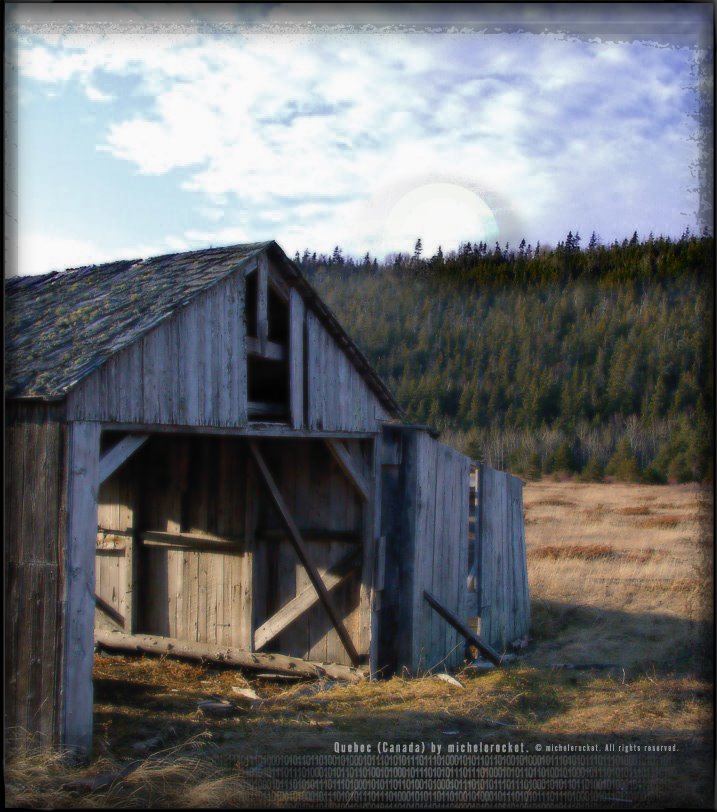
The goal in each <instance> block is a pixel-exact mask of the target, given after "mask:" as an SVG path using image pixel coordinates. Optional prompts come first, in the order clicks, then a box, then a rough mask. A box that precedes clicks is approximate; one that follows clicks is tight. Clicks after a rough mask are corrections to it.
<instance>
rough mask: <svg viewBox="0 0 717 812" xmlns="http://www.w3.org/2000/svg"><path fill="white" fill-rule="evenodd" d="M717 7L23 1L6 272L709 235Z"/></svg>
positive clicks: (15, 53) (15, 50)
mask: <svg viewBox="0 0 717 812" xmlns="http://www.w3.org/2000/svg"><path fill="white" fill-rule="evenodd" d="M711 14H712V7H711V5H709V4H702V5H700V4H675V5H671V4H655V5H652V4H642V5H639V6H631V5H621V4H604V5H603V6H601V7H599V8H598V7H595V8H592V7H590V6H588V5H584V4H575V5H572V4H562V5H549V4H548V5H543V4H541V5H527V6H519V5H510V6H507V7H506V6H503V7H502V8H499V7H496V6H492V5H486V4H482V5H469V4H462V5H460V6H451V5H446V4H444V5H440V6H439V5H435V6H433V5H428V4H423V5H419V6H405V5H404V6H401V7H393V6H387V5H375V6H372V5H368V4H364V5H362V6H360V7H352V6H349V7H343V8H338V9H337V8H335V7H333V8H332V7H327V8H324V7H320V6H302V5H292V6H286V5H283V4H263V5H262V4H258V5H254V6H252V5H244V6H242V7H241V8H240V7H239V6H227V5H224V6H221V7H211V6H209V7H207V6H202V7H198V6H197V7H195V6H192V5H191V4H186V5H176V6H162V7H155V6H151V5H147V6H140V5H132V4H127V5H124V4H116V5H115V4H94V5H87V6H77V7H73V6H70V5H68V6H64V7H57V6H50V5H42V4H40V5H35V4H21V5H19V6H17V7H16V8H15V9H14V11H13V12H12V14H11V17H10V20H9V26H8V31H9V33H8V36H9V37H10V41H9V42H10V45H11V48H10V49H8V50H7V52H6V53H7V56H6V59H7V60H9V65H10V68H11V70H10V71H9V72H8V81H9V82H10V85H9V91H10V94H9V96H8V104H9V105H10V109H11V112H10V119H11V132H12V125H14V127H15V132H16V135H17V155H16V157H15V165H16V176H15V178H14V180H11V181H10V190H9V191H10V194H9V198H8V200H9V203H10V212H9V217H10V221H9V222H10V225H11V229H10V231H9V234H10V237H9V239H10V240H11V242H12V243H13V245H12V246H11V248H12V249H13V250H11V251H10V252H9V253H8V254H7V257H8V261H7V263H6V267H7V269H8V272H10V273H12V272H13V270H14V269H15V267H17V268H18V269H19V272H20V273H23V274H25V273H40V272H43V271H47V270H50V269H55V268H63V267H68V266H72V265H79V264H85V263H91V262H101V261H105V260H110V259H115V258H120V257H124V258H129V257H145V256H151V255H156V254H161V253H167V252H172V251H181V250H190V249H193V248H201V247H204V246H208V245H227V244H232V243H237V242H253V241H257V240H264V239H276V240H277V241H278V242H279V243H280V244H281V245H282V247H284V249H285V250H286V251H287V253H290V254H293V253H294V252H295V251H297V250H298V251H300V252H301V251H303V249H304V248H307V247H308V248H310V249H311V250H317V251H326V252H330V251H331V250H332V249H333V246H334V245H336V244H339V245H340V246H342V247H343V249H344V252H345V253H350V254H354V255H357V256H358V255H363V254H364V253H365V252H366V251H367V250H368V251H370V252H371V254H372V255H378V256H379V257H383V256H384V255H385V254H386V253H388V252H392V251H399V250H400V251H411V250H412V248H413V242H414V241H415V238H416V237H418V236H421V237H422V238H423V242H424V247H425V250H426V252H428V253H432V252H433V251H435V250H436V248H437V246H438V244H439V243H440V244H442V246H443V249H444V251H446V250H450V249H451V248H455V247H457V243H458V241H459V240H463V239H471V240H474V241H475V240H479V239H487V240H490V241H494V240H496V239H498V240H500V242H501V243H505V242H506V241H509V242H510V243H511V244H515V243H517V242H518V241H519V240H520V239H521V237H525V238H526V239H527V240H528V241H529V242H532V243H533V244H534V243H535V242H536V241H538V240H540V241H541V242H542V243H543V244H554V243H555V242H557V240H559V239H561V238H563V237H564V236H565V234H566V233H567V231H568V230H572V231H573V232H575V231H579V232H580V234H581V235H582V236H583V238H584V242H587V239H588V238H589V236H590V233H591V232H592V231H593V230H595V231H596V232H597V233H598V234H599V236H600V237H601V238H602V239H603V240H604V241H606V242H607V241H611V240H613V239H615V238H618V239H622V238H623V237H625V236H630V235H631V234H632V232H633V231H634V230H637V231H638V233H639V234H640V235H641V236H647V234H648V233H649V232H650V231H652V232H654V233H655V234H666V235H667V234H669V235H671V236H679V235H680V234H681V233H682V232H683V231H684V229H685V227H689V228H690V229H691V230H693V231H695V230H700V228H701V227H702V225H703V223H702V222H701V221H700V216H699V214H698V211H699V208H700V194H699V182H698V181H697V180H696V174H697V172H698V169H699V167H700V165H701V164H702V165H704V161H705V155H704V151H703V149H702V150H701V148H700V145H699V142H698V140H697V136H698V129H697V123H696V118H695V115H696V113H697V112H698V108H699V103H700V95H699V93H698V89H699V88H698V81H697V78H696V77H697V72H696V69H697V63H698V61H699V60H700V59H702V58H704V52H703V50H701V49H700V48H699V47H698V45H699V44H700V43H704V42H705V41H706V42H707V43H708V47H711V45H709V42H710V38H711V31H712V23H711ZM709 93H710V95H711V89H710V91H709ZM13 118H16V121H13ZM11 140H12V139H11ZM14 193H16V196H15V194H14ZM7 217H8V215H6V222H8V221H7Z"/></svg>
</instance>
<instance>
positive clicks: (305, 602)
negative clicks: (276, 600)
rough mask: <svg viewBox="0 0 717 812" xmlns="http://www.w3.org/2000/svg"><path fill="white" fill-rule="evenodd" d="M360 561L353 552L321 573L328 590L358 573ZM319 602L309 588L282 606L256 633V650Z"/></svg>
mask: <svg viewBox="0 0 717 812" xmlns="http://www.w3.org/2000/svg"><path fill="white" fill-rule="evenodd" d="M359 561H360V556H359V555H358V554H357V553H356V552H351V553H349V554H348V555H346V556H344V557H343V558H342V559H341V560H340V561H338V562H337V563H336V564H334V565H333V566H332V567H330V568H329V569H328V570H326V572H324V573H319V574H320V576H321V579H322V581H323V582H324V584H325V586H326V589H327V590H328V591H331V590H332V589H334V587H337V586H338V585H339V584H341V583H343V582H344V581H345V580H346V579H347V578H348V577H349V576H350V575H352V574H353V573H354V572H356V570H357V568H358V563H359ZM318 600H319V596H318V594H317V593H316V590H315V589H314V588H313V586H307V587H306V589H304V590H303V591H301V592H300V593H299V594H298V595H297V596H296V597H295V598H292V599H291V600H290V601H289V602H288V603H287V604H285V605H284V606H282V608H281V609H279V611H278V612H276V613H275V614H273V615H272V616H271V617H270V618H269V619H268V620H267V621H266V622H265V623H263V624H262V625H261V626H260V627H259V628H258V629H257V630H256V631H255V632H254V650H255V651H258V650H259V649H260V648H263V647H264V646H265V645H266V644H267V643H268V642H269V641H270V640H273V639H274V638H275V637H276V636H277V634H280V633H281V632H282V631H283V630H284V629H285V628H286V627H287V626H288V625H289V624H290V623H293V622H294V621H295V620H296V619H297V618H298V617H299V615H302V614H303V613H304V612H306V611H307V610H308V609H310V608H311V607H312V606H313V605H314V604H315V603H316V601H318Z"/></svg>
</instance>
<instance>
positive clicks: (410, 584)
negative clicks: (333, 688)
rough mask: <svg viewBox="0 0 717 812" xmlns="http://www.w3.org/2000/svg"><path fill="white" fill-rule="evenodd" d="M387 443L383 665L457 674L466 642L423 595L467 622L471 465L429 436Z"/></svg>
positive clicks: (407, 434)
mask: <svg viewBox="0 0 717 812" xmlns="http://www.w3.org/2000/svg"><path fill="white" fill-rule="evenodd" d="M383 444H384V453H383V476H382V480H383V481H382V488H383V494H384V498H383V500H382V524H381V532H382V534H383V535H385V536H386V553H385V555H386V561H385V586H384V590H383V593H382V597H381V609H380V617H379V619H378V626H379V653H378V659H379V664H381V665H384V664H385V665H386V666H387V667H389V668H391V669H398V670H400V669H401V668H402V667H404V666H405V667H406V668H408V669H409V670H411V671H412V672H414V673H417V672H424V671H427V670H431V669H438V670H442V669H443V668H444V667H447V668H451V667H455V666H457V665H459V664H460V663H461V662H462V660H463V651H464V645H463V640H462V639H461V638H460V637H459V636H458V634H457V632H456V631H455V630H454V629H453V628H452V627H451V626H449V625H448V624H447V623H446V622H445V621H444V620H443V619H442V618H440V617H439V616H438V615H437V614H436V612H434V611H433V610H432V609H431V608H430V606H429V605H428V603H427V602H426V600H425V599H424V597H423V592H424V590H428V591H429V592H431V593H432V594H433V595H435V596H436V597H437V598H438V600H439V601H441V603H443V604H444V605H445V606H446V607H447V608H448V609H450V610H451V611H452V612H454V613H455V614H456V615H458V616H459V617H461V618H465V616H466V611H467V585H466V578H467V575H468V514H469V502H468V500H469V473H470V461H469V460H468V458H467V457H464V456H463V455H462V454H459V453H457V452H456V451H453V450H452V449H450V448H448V447H447V446H444V445H442V444H441V443H438V442H436V440H434V439H433V438H432V437H431V436H430V435H429V434H428V433H426V432H424V431H416V430H413V429H400V428H394V427H387V428H386V429H385V430H384V434H383Z"/></svg>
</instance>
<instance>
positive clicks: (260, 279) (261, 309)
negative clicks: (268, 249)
mask: <svg viewBox="0 0 717 812" xmlns="http://www.w3.org/2000/svg"><path fill="white" fill-rule="evenodd" d="M256 334H257V336H258V338H259V351H260V352H261V354H262V355H265V354H266V346H267V343H268V341H269V260H268V258H267V256H266V254H261V255H260V256H259V258H258V265H257V273H256Z"/></svg>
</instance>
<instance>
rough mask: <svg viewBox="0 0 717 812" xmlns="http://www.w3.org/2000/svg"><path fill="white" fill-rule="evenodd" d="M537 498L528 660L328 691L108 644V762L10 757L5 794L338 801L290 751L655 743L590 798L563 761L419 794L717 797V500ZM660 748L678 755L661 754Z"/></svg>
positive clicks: (589, 488)
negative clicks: (281, 768)
mask: <svg viewBox="0 0 717 812" xmlns="http://www.w3.org/2000/svg"><path fill="white" fill-rule="evenodd" d="M524 499H525V515H526V538H527V549H528V566H529V578H530V587H531V597H532V612H533V627H532V633H531V640H530V644H529V646H528V647H527V648H526V649H524V650H523V651H521V652H520V653H519V655H518V657H517V659H516V660H515V662H513V663H511V664H510V665H508V666H506V667H504V668H500V669H494V670H489V671H485V672H480V671H475V670H470V669H468V668H466V669H464V670H463V671H462V672H459V673H458V674H457V675H456V676H457V677H458V679H459V681H460V682H461V683H462V685H463V687H462V688H460V687H457V686H455V685H452V684H450V683H447V682H445V681H442V680H440V679H437V678H436V677H435V676H430V675H427V676H424V677H421V678H418V679H402V678H398V677H396V678H394V679H391V680H389V681H382V682H372V683H362V684H358V685H352V686H341V685H338V684H335V685H324V686H320V685H318V684H316V683H295V684H290V683H287V682H280V681H268V680H261V679H258V678H256V677H254V678H252V677H248V676H246V675H243V674H241V673H240V672H237V671H232V670H226V669H225V670H223V669H220V668H212V667H209V666H203V667H198V666H196V665H190V664H186V663H180V662H176V661H170V660H162V659H151V658H140V657H136V658H134V657H114V656H108V655H97V657H96V663H95V702H96V706H95V718H96V722H95V724H96V732H95V740H96V745H95V753H94V756H93V759H92V761H91V763H90V764H88V765H83V766H77V767H74V768H69V767H68V766H67V764H66V763H65V762H63V761H62V760H61V759H59V758H58V757H57V756H53V755H51V754H47V753H41V752H39V751H33V750H29V751H27V752H26V753H24V754H22V755H20V756H18V757H15V758H14V759H13V760H11V761H10V762H8V763H7V764H6V772H5V780H6V794H7V801H8V802H9V803H10V804H11V805H13V806H24V807H31V808H50V807H55V808H57V807H70V806H75V805H76V806H79V807H93V806H103V807H118V808H128V807H133V808H146V807H171V806H178V807H185V808H186V807H201V806H222V807H241V806H254V805H265V806H266V805H268V806H331V805H332V804H331V803H329V802H327V801H326V796H325V795H322V793H323V792H324V791H325V780H324V779H322V778H320V777H319V778H317V777H316V774H315V773H314V774H312V773H306V774H305V775H304V774H303V773H302V774H300V776H299V777H298V778H296V777H294V778H293V779H292V780H291V781H289V782H286V781H283V782H282V780H280V779H279V778H277V775H276V774H275V773H274V772H273V770H274V766H273V765H274V762H273V761H272V756H281V757H284V758H285V757H286V756H288V755H294V754H314V755H316V756H326V755H330V754H332V753H333V748H334V743H335V742H339V743H352V742H356V743H374V746H375V744H376V742H377V741H380V740H388V741H390V742H392V743H405V744H408V743H411V742H420V741H424V742H434V743H441V744H442V746H443V747H444V748H445V747H447V745H448V744H449V743H452V742H456V741H469V742H481V743H483V744H484V745H491V744H501V743H507V742H514V743H515V742H521V743H523V744H524V746H525V747H526V749H527V751H528V752H530V753H531V754H533V755H534V754H535V753H536V751H537V748H538V747H542V748H543V752H545V750H546V749H547V748H548V746H550V745H555V744H559V745H569V744H574V745H578V746H580V745H585V744H590V745H595V746H597V747H598V748H601V749H603V750H604V748H605V745H609V744H615V745H616V747H617V748H618V749H619V747H620V746H622V747H623V748H625V749H629V748H630V747H632V748H633V749H634V748H636V747H640V748H642V752H641V753H638V754H637V756H635V755H634V754H633V755H631V756H630V758H631V759H633V760H632V761H631V762H630V763H631V764H638V765H641V766H642V767H643V768H644V769H643V770H642V772H640V767H638V769H637V772H636V773H635V772H634V771H633V773H630V772H629V770H628V771H627V772H626V771H625V770H622V771H620V769H619V767H620V765H621V764H622V765H624V764H627V761H625V760H624V759H627V758H628V757H627V756H624V757H623V760H622V761H621V760H620V758H619V757H618V756H614V755H613V756H612V757H611V758H608V759H607V760H605V759H603V761H600V760H599V759H597V758H595V759H593V761H588V762H583V764H584V763H587V764H588V765H590V766H589V769H588V770H587V772H585V773H584V774H583V775H582V777H581V778H580V779H579V781H578V782H577V784H578V785H579V787H580V788H582V789H584V790H586V791H587V792H588V793H589V798H590V800H589V801H584V802H583V803H582V804H581V803H580V802H579V801H578V802H575V803H573V802H572V801H571V796H570V794H569V793H568V794H563V795H560V791H561V789H560V787H561V785H560V779H559V778H554V777H552V776H554V775H555V774H556V773H555V772H554V771H552V772H551V771H548V770H544V772H543V773H540V771H539V772H538V774H539V775H542V776H543V779H544V783H540V782H538V783H537V784H536V783H535V782H533V783H532V784H531V783H530V781H517V782H516V783H517V785H518V786H519V789H517V790H516V791H515V793H514V794H513V795H512V796H511V797H510V798H508V799H506V800H504V801H500V800H498V801H496V800H495V799H494V800H493V801H492V802H489V800H488V796H487V795H483V794H481V793H482V788H483V787H484V786H487V784H486V781H487V780H488V776H489V772H488V771H487V767H486V771H485V772H480V771H479V772H477V773H475V781H474V783H473V785H471V786H472V793H473V794H472V795H470V797H469V799H468V800H465V798H463V797H460V798H458V797H457V796H455V795H452V794H451V792H450V790H446V789H436V790H435V791H432V792H431V793H430V794H429V795H426V796H424V797H423V798H422V799H421V800H422V801H423V802H424V803H427V804H428V805H434V806H438V805H440V804H441V803H445V804H450V805H464V806H501V805H503V806H516V805H517V806H524V807H535V806H541V805H542V806H548V807H549V806H565V805H567V806H573V805H574V806H579V805H590V806H594V805H596V804H597V803H600V804H603V805H604V806H606V807H608V808H623V809H624V808H633V807H643V808H644V807H660V806H666V805H667V806H670V805H678V806H679V805H685V806H688V807H697V808H705V807H709V808H711V807H712V763H713V753H712V743H711V742H712V711H713V693H712V680H713V673H712V662H713V655H712V631H713V625H712V606H713V603H712V580H711V573H712V561H713V538H712V505H711V493H710V492H708V491H705V490H704V489H700V488H698V487H696V486H691V485H687V486H639V485H617V484H610V485H608V484H605V485H592V484H590V485H588V484H576V483H570V482H566V483H558V482H552V481H547V480H544V481H542V482H537V483H532V482H531V483H529V484H527V485H526V486H525V490H524ZM566 666H571V667H566ZM241 686H244V687H251V688H253V689H254V690H255V691H256V693H257V694H258V696H259V700H258V701H257V702H255V703H254V704H253V706H251V707H245V708H240V709H237V712H236V714H235V715H233V716H231V717H230V718H223V719H214V718H207V717H205V716H203V715H202V713H201V711H199V710H198V709H197V702H198V701H201V700H204V699H208V698H211V697H221V698H226V699H230V700H231V699H232V698H235V697H236V694H235V692H233V690H232V689H233V688H234V687H241ZM319 688H321V690H317V689H319ZM656 745H661V746H664V747H669V748H672V747H674V748H675V751H674V752H672V751H670V752H662V753H649V754H648V753H647V752H645V751H646V749H647V748H648V747H654V746H656ZM531 757H532V756H531ZM336 758H340V756H337V757H336ZM565 758H567V757H565ZM565 758H564V760H563V762H558V763H562V764H563V765H565V764H567V761H565ZM476 763H478V764H480V763H481V762H480V760H479V761H478V762H476ZM486 763H487V762H486ZM648 767H649V777H648V778H646V775H647V772H646V770H647V769H648ZM481 769H482V768H481ZM511 769H512V768H510V767H508V766H506V767H504V769H503V773H504V774H506V775H510V774H511V773H510V770H511ZM367 771H368V768H367ZM419 771H420V770H419V768H415V769H414V773H415V772H419ZM409 772H410V771H409ZM514 772H515V771H514ZM481 782H482V783H481ZM574 783H575V782H574ZM436 786H438V785H436ZM548 790H551V791H554V792H557V793H558V794H557V795H555V794H553V795H549V794H546V793H547V791H548ZM402 797H403V796H400V795H397V794H395V793H393V789H392V785H390V784H389V783H386V784H385V786H384V789H383V794H382V795H381V800H380V801H379V804H380V803H383V804H388V805H395V806H411V805H415V803H413V804H412V803H410V802H405V801H402V800H401V798H402ZM341 798H342V800H341V801H340V805H344V806H356V805H365V803H366V801H365V798H364V797H363V796H362V795H361V793H360V792H358V793H353V794H352V793H350V792H349V793H348V794H346V793H345V794H344V795H342V796H341ZM551 799H553V800H552V802H551Z"/></svg>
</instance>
